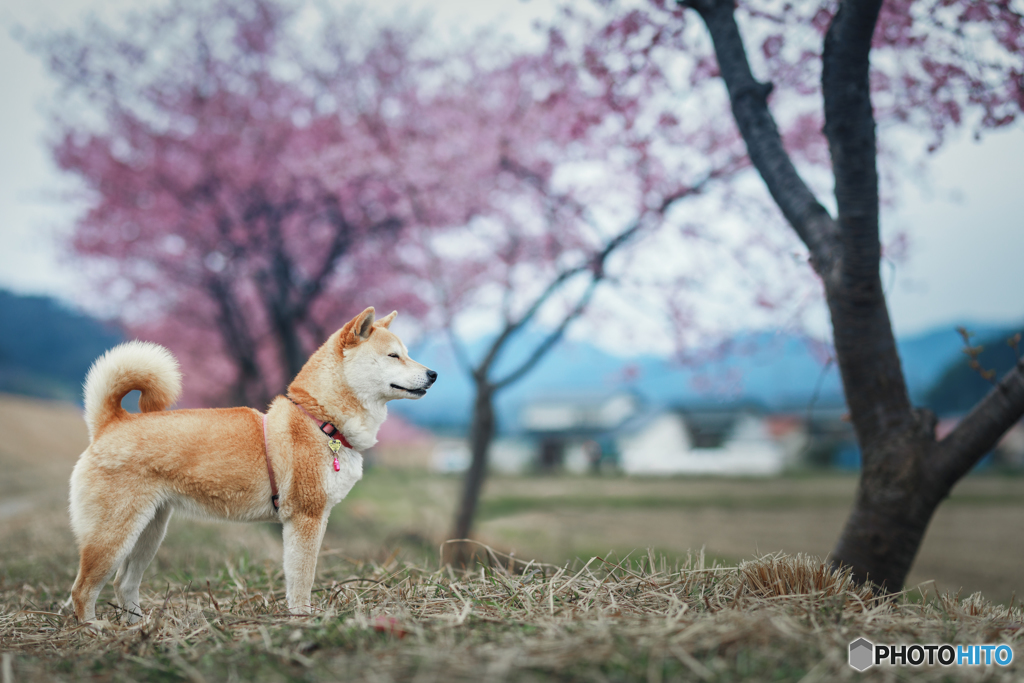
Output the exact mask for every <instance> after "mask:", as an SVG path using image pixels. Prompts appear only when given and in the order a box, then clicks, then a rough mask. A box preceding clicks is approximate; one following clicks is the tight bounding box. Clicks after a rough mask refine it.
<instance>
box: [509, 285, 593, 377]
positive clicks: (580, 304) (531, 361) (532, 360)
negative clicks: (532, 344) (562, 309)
mask: <svg viewBox="0 0 1024 683" xmlns="http://www.w3.org/2000/svg"><path fill="white" fill-rule="evenodd" d="M603 279H604V276H603V275H600V276H598V275H597V274H595V276H594V277H593V279H591V280H590V283H589V284H588V285H587V289H586V291H584V292H583V295H582V296H581V297H580V299H579V301H577V302H576V306H574V307H573V309H572V310H571V311H570V312H569V313H568V314H567V315H566V316H565V317H564V318H563V319H562V322H561V323H560V324H559V325H558V327H557V328H555V329H554V330H553V331H552V332H551V334H549V335H548V336H547V337H546V338H545V339H544V341H542V342H541V343H540V344H539V345H538V346H537V348H536V349H534V350H533V353H532V354H530V357H529V358H527V359H526V360H525V361H524V362H523V364H522V365H520V366H519V367H518V368H516V369H515V370H513V371H512V372H510V373H509V374H508V375H506V376H505V377H504V378H502V379H500V380H497V381H495V382H493V383H492V386H493V387H494V389H495V391H497V390H498V389H502V388H504V387H507V386H508V385H509V384H512V383H514V382H516V381H518V380H519V379H521V378H522V377H523V376H524V375H525V374H527V373H528V372H530V370H533V368H534V366H535V365H537V363H539V362H540V359H541V358H543V357H544V355H545V354H546V353H547V352H548V351H550V350H551V347H552V346H554V345H555V344H557V343H558V342H559V341H560V340H561V339H562V337H563V336H564V335H565V330H566V329H567V328H568V327H569V325H570V323H572V321H573V320H575V319H576V318H578V317H580V315H581V314H582V313H583V311H584V310H586V308H587V305H588V304H589V303H590V300H591V298H593V296H594V290H596V289H597V285H598V283H599V282H600V281H601V280H603Z"/></svg>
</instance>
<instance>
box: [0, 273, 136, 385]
mask: <svg viewBox="0 0 1024 683" xmlns="http://www.w3.org/2000/svg"><path fill="white" fill-rule="evenodd" d="M122 339H123V335H122V333H121V332H120V331H119V330H118V329H117V328H116V327H114V326H112V325H109V324H107V323H104V322H101V321H99V320H96V319H95V318H91V317H89V316H87V315H83V314H82V313H78V312H76V311H73V310H71V309H70V308H68V307H67V305H65V304H64V303H62V302H60V301H58V300H56V299H52V298H49V297H44V296H21V295H17V294H13V293H11V292H6V291H3V290H0V392H7V393H13V394H24V395H28V396H36V397H39V398H52V399H59V400H64V401H75V402H81V400H82V382H83V381H84V380H85V373H86V372H87V371H88V370H89V366H90V365H91V364H92V362H93V361H94V360H95V359H96V357H97V356H99V355H100V354H101V353H103V352H104V351H106V350H107V349H109V348H110V347H111V346H114V345H116V344H117V343H118V342H120V341H121V340H122Z"/></svg>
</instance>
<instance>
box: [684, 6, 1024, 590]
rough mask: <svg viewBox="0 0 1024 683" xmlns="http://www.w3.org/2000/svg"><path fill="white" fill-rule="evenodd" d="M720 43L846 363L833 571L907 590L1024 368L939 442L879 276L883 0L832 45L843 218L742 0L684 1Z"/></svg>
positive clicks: (741, 119) (743, 120) (1018, 394)
mask: <svg viewBox="0 0 1024 683" xmlns="http://www.w3.org/2000/svg"><path fill="white" fill-rule="evenodd" d="M683 4H686V5H688V6H690V7H692V8H693V9H695V10H696V11H697V12H698V13H699V14H700V16H701V18H702V19H703V20H704V23H705V25H706V26H707V28H708V32H709V33H710V34H711V38H712V41H713V43H714V46H715V53H716V56H717V57H718V63H719V68H720V71H721V74H722V79H723V80H724V81H725V84H726V87H727V89H728V91H729V99H730V102H731V105H732V111H733V116H734V117H735V119H736V123H737V126H738V127H739V129H740V133H741V134H742V136H743V139H744V142H745V143H746V145H747V150H748V152H749V154H750V158H751V161H752V162H753V164H754V166H755V167H756V168H757V170H758V172H759V173H760V174H761V177H762V178H763V179H764V181H765V184H766V185H767V186H768V190H769V192H770V193H771V195H772V198H773V199H774V200H775V202H776V203H777V204H778V206H779V208H780V209H781V210H782V213H783V215H784V216H785V217H786V219H787V220H788V221H789V223H790V224H791V225H792V226H793V228H794V230H795V231H796V232H797V234H798V235H799V236H800V238H801V239H802V240H803V242H804V243H805V244H806V245H807V247H808V249H809V250H810V253H811V265H812V267H813V268H814V269H815V271H816V272H817V273H818V274H819V275H820V276H821V278H822V282H823V284H824V287H825V296H826V300H827V302H828V307H829V311H830V313H831V317H832V330H833V338H834V340H835V350H836V359H837V361H838V365H839V369H840V373H841V375H842V378H843V389H844V392H845V394H846V401H847V405H848V406H849V409H850V418H851V420H852V422H853V426H854V429H855V431H856V434H857V440H858V442H859V444H860V447H861V453H862V460H863V468H862V471H861V477H860V483H859V486H858V490H857V497H856V500H855V502H854V506H853V510H852V511H851V513H850V517H849V519H848V521H847V523H846V527H845V528H844V530H843V533H842V535H841V537H840V538H839V541H838V543H837V545H836V548H835V550H834V551H833V553H832V561H833V563H835V564H837V565H846V566H849V567H851V568H852V569H853V572H854V576H855V577H857V578H858V579H859V580H861V581H865V580H870V581H872V582H874V583H877V584H879V585H881V586H883V587H884V588H886V589H888V590H899V589H900V587H902V585H903V582H904V580H905V579H906V576H907V573H908V572H909V570H910V567H911V565H912V564H913V561H914V557H915V555H916V554H917V550H918V548H919V547H920V545H921V542H922V540H923V539H924V534H925V532H926V530H927V528H928V523H929V521H930V520H931V517H932V515H933V513H934V512H935V509H936V507H937V506H938V505H939V503H940V502H941V501H942V500H943V499H944V498H945V497H946V496H947V495H949V492H950V490H951V489H952V487H953V485H954V484H955V483H956V482H957V480H959V479H960V477H962V476H963V475H964V474H966V473H967V472H968V471H969V470H970V468H971V467H972V466H973V465H974V464H975V463H977V461H978V460H980V459H981V458H982V457H984V455H985V453H987V452H988V450H989V449H991V448H992V446H994V445H995V443H996V441H997V440H998V438H999V437H1000V436H1001V435H1002V434H1003V433H1004V432H1005V431H1006V430H1007V429H1009V427H1010V426H1012V425H1013V423H1014V422H1016V421H1017V420H1019V419H1020V417H1021V415H1024V364H1022V363H1018V365H1017V367H1016V368H1015V369H1014V370H1011V371H1010V372H1009V373H1007V375H1006V377H1004V378H1003V380H1002V381H1001V382H1000V384H999V386H997V387H996V388H995V389H993V391H992V392H991V393H990V394H989V395H988V396H987V397H986V398H985V399H983V400H982V401H981V403H979V405H978V406H977V407H976V408H975V409H974V410H973V411H972V412H971V414H970V415H969V416H968V417H967V418H965V419H964V420H963V422H961V424H960V425H959V426H958V427H957V428H956V429H955V430H954V431H953V433H951V434H950V435H949V436H947V437H946V438H945V439H944V440H942V441H941V442H937V441H936V440H935V416H934V415H932V414H931V412H929V411H927V410H916V409H914V408H913V406H912V405H911V403H910V398H909V395H908V392H907V387H906V382H905V381H904V377H903V371H902V368H901V366H900V359H899V354H898V353H897V350H896V340H895V337H894V336H893V333H892V325H891V322H890V320H889V312H888V309H887V307H886V301H885V294H884V291H883V289H882V283H881V278H880V277H879V260H880V257H881V245H880V242H879V226H878V173H877V170H876V161H877V149H876V141H875V120H874V115H873V113H872V109H871V99H870V87H869V80H868V67H869V60H868V58H869V53H870V49H871V38H872V35H873V33H874V28H875V24H876V22H877V20H878V13H879V10H880V8H881V4H882V0H842V2H841V3H840V5H839V9H838V11H837V12H836V15H835V17H833V20H832V23H831V25H830V26H829V30H828V33H827V35H826V37H825V46H824V53H823V57H822V61H823V64H822V66H823V69H822V93H823V95H824V102H825V135H826V137H827V138H828V141H829V150H830V153H831V156H832V166H833V172H834V174H835V179H836V190H835V192H836V203H837V207H838V218H836V219H833V218H832V217H831V216H830V215H829V214H828V212H827V211H826V210H825V209H824V208H823V207H822V205H821V204H820V203H819V202H818V201H817V199H816V198H815V197H814V195H813V193H812V192H811V191H810V189H809V188H808V187H807V186H806V184H805V183H804V182H803V180H802V179H801V178H800V177H799V175H798V174H797V172H796V169H795V167H794V166H793V163H792V161H791V160H790V158H789V155H788V154H787V152H786V151H785V149H784V147H783V145H782V139H781V137H780V136H779V132H778V128H777V126H776V125H775V121H774V119H773V118H772V115H771V112H770V111H769V110H768V104H767V97H768V94H769V93H770V92H771V85H770V84H767V83H759V82H758V81H756V80H755V79H754V77H753V75H752V74H751V71H750V65H749V63H748V61H747V56H746V52H745V50H744V47H743V41H742V38H741V37H740V34H739V29H738V27H737V25H736V19H735V16H734V9H735V3H734V1H733V0H690V1H689V2H685V3H683Z"/></svg>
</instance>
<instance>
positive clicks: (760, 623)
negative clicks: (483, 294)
mask: <svg viewBox="0 0 1024 683" xmlns="http://www.w3.org/2000/svg"><path fill="white" fill-rule="evenodd" d="M85 442H86V435H85V427H84V424H83V423H82V422H81V418H80V417H79V415H78V411H77V410H75V409H74V408H71V407H67V406H59V405H53V404H46V403H41V402H33V401H28V400H24V399H20V398H12V397H2V396H0V472H2V476H0V652H2V653H4V654H3V657H2V660H0V679H2V680H0V683H12V682H13V681H35V680H81V679H86V678H88V679H90V680H99V681H106V680H111V681H114V680H167V681H176V680H192V681H200V680H206V681H219V680H239V681H241V680H260V681H278V680H281V681H283V680H296V681H321V680H323V681H327V680H366V681H390V680H416V681H447V680H467V681H469V680H509V681H513V680H514V681H531V680H537V681H547V680H559V681H577V680H579V681H584V680H586V681H589V680H594V681H601V680H609V681H619V680H622V681H625V680H645V681H661V680H714V681H731V680H743V681H754V680H806V681H812V680H834V679H836V678H841V679H850V678H861V677H863V676H864V675H862V674H857V673H856V672H855V671H853V670H852V669H850V668H849V667H848V666H847V665H846V646H847V644H848V643H849V642H850V641H851V640H853V639H855V638H857V637H860V636H864V637H867V638H869V639H871V640H874V641H875V642H922V643H929V642H951V643H981V642H1007V643H1010V644H1011V645H1013V647H1014V648H1015V651H1016V654H1017V657H1019V658H1024V651H1022V650H1021V647H1020V646H1021V641H1022V640H1024V628H1022V621H1024V615H1022V611H1021V608H1020V603H1019V602H1018V601H1016V599H1015V598H1014V597H1013V593H1014V591H1018V592H1022V591H1020V589H1021V587H1022V586H1024V581H1022V578H1024V576H1022V575H1024V570H1022V567H1024V543H1021V542H1020V538H1021V534H1020V528H1021V521H1022V519H1024V480H1022V479H1007V478H985V477H974V478H970V479H968V480H967V481H965V482H963V483H962V484H961V485H960V486H959V487H958V488H957V490H956V492H955V493H954V495H953V497H952V498H951V499H950V500H949V501H947V502H946V503H945V504H944V505H943V507H942V509H941V510H940V512H939V515H938V516H937V517H936V519H935V521H934V522H933V524H932V528H931V529H930V531H929V534H928V537H927V539H926V542H925V546H924V548H923V549H922V551H921V554H920V555H919V559H918V562H917V564H916V566H915V570H914V572H913V574H912V576H911V584H912V585H917V584H918V583H920V582H926V583H923V584H922V586H921V589H919V590H912V591H909V592H908V593H907V594H906V595H903V596H899V597H897V598H895V599H892V600H886V601H879V600H877V599H874V598H873V597H872V596H870V595H869V594H865V593H864V592H863V591H858V590H855V589H853V588H852V587H851V586H849V585H847V584H846V583H844V580H843V577H841V576H840V577H836V576H829V575H828V574H827V573H824V572H822V571H821V564H820V562H816V561H813V560H810V559H807V558H806V557H800V558H796V557H794V556H795V555H796V554H797V553H806V554H809V555H816V556H819V557H820V556H824V555H825V554H826V553H827V552H828V550H829V549H830V547H831V546H832V544H833V543H834V541H835V538H836V536H837V534H838V532H839V529H840V527H841V525H842V523H843V521H844V520H845V515H846V512H847V510H848V508H849V504H850V500H851V496H852V493H853V488H854V485H855V480H854V479H852V478H849V477H829V476H805V477H787V478H782V479H774V480H766V481H760V480H758V481H732V480H709V479H701V480H685V479H662V480H642V479H626V478H620V477H609V478H574V477H552V478H543V479H538V478H495V479H492V480H491V481H490V482H489V483H488V486H487V489H486V491H485V495H484V498H483V501H482V503H481V510H480V518H479V519H480V524H479V537H480V539H481V540H482V541H485V542H486V543H487V544H489V545H490V546H493V547H494V548H496V549H498V551H505V552H509V553H512V554H514V556H515V558H516V559H515V560H509V559H508V558H507V557H505V556H499V555H494V556H492V559H494V558H496V559H497V561H496V562H491V564H492V566H491V567H489V568H486V569H484V568H481V567H477V568H475V569H474V570H472V571H469V572H466V573H459V572H454V571H451V570H448V569H439V567H438V564H437V559H436V558H437V556H438V545H439V543H440V541H441V540H442V539H443V534H444V531H445V530H446V528H447V525H448V523H449V522H450V517H451V513H452V509H453V506H454V503H455V500H456V497H457V494H458V485H459V481H458V479H456V478H451V477H443V476H438V475H430V474H425V473H413V472H394V471H392V472H388V471H383V470H369V471H368V472H367V474H366V477H365V478H364V481H363V482H361V483H360V484H359V485H357V486H356V488H355V489H354V491H353V493H352V495H351V496H350V497H349V499H347V500H346V501H344V502H343V503H342V504H341V505H339V506H338V507H337V508H336V509H335V513H334V516H333V518H332V520H331V524H330V527H329V530H328V535H327V537H326V539H325V542H324V550H323V551H322V553H321V560H320V563H319V567H318V581H317V586H318V587H319V588H318V590H319V592H318V593H317V594H316V595H317V600H318V604H319V607H320V612H319V613H318V614H316V615H315V616H314V617H311V618H295V617H290V616H287V615H285V614H283V608H282V600H283V577H282V575H281V570H280V553H281V542H280V530H279V528H278V527H276V526H274V525H237V524H213V523H200V522H193V521H189V520H182V519H176V520H174V521H172V523H171V528H170V531H169V533H168V537H167V540H166V541H165V543H164V545H163V547H162V548H161V550H160V552H159V553H158V555H157V558H156V560H155V561H154V563H153V566H152V567H151V569H150V570H149V571H148V572H147V574H146V577H145V579H144V581H143V608H144V610H146V611H147V616H146V618H145V619H144V621H143V622H142V625H141V626H140V627H133V628H127V627H124V626H121V625H120V624H118V623H117V616H118V615H117V610H116V609H115V608H113V607H112V606H106V605H105V604H104V603H106V602H107V601H110V600H112V591H111V590H110V589H109V588H108V589H107V590H106V591H105V592H104V593H103V595H102V596H101V599H100V603H101V609H100V610H99V613H100V618H101V619H104V620H106V621H107V622H109V624H108V625H107V627H106V628H105V630H103V631H101V632H99V633H97V632H93V631H89V630H85V629H82V628H80V627H78V626H77V625H76V624H75V623H74V619H73V618H70V617H68V616H67V615H66V614H65V613H62V611H61V610H60V603H61V602H62V601H63V600H64V598H65V597H66V596H67V592H68V588H69V587H70V584H71V582H72V580H73V578H74V571H75V563H76V551H75V548H74V544H73V539H72V538H71V535H70V531H69V530H68V525H67V513H66V510H65V506H66V486H67V480H68V476H69V474H70V470H71V467H72V466H73V464H74V460H75V458H76V457H77V454H78V453H79V452H80V451H81V450H82V448H83V447H84V445H85ZM701 548H703V549H704V551H703V553H702V552H701ZM780 552H781V553H786V554H788V555H777V554H776V553H780ZM595 556H597V557H598V558H599V559H591V558H593V557H595ZM623 558H626V559H623ZM530 561H533V562H532V564H529V566H527V563H529V562H530ZM588 562H589V564H588ZM509 568H511V569H512V571H511V572H510V571H508V569H509ZM946 590H951V591H952V595H947V596H945V597H943V596H942V592H943V591H946ZM958 591H959V594H960V597H959V598H957V597H956V596H955V594H956V593H957V592H958ZM975 591H981V594H980V595H972V594H973V593H975ZM922 593H923V594H922ZM1022 661H1024V660H1022ZM1022 672H1024V666H1021V663H1020V661H1015V662H1014V664H1013V666H1012V667H1010V669H998V670H997V669H995V668H994V667H989V668H988V669H987V670H986V669H984V668H976V669H963V670H957V671H954V670H952V669H943V668H941V667H934V668H928V667H924V668H922V669H874V670H872V671H870V672H869V673H868V675H867V677H868V678H870V679H873V680H874V679H878V680H900V679H905V678H907V677H908V676H911V677H915V678H924V679H933V680H947V679H950V678H951V677H952V678H956V679H957V680H960V679H967V680H982V679H985V680H1003V679H1005V680H1020V677H1021V675H1022Z"/></svg>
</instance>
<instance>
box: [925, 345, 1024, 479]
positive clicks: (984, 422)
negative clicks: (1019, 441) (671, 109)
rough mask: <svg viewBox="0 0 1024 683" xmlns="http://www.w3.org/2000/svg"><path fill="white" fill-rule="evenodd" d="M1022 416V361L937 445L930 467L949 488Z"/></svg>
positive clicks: (1023, 362)
mask: <svg viewBox="0 0 1024 683" xmlns="http://www.w3.org/2000/svg"><path fill="white" fill-rule="evenodd" d="M1022 416H1024V359H1022V360H1019V361H1017V365H1015V366H1014V367H1013V369H1011V370H1010V371H1009V372H1007V373H1006V374H1005V375H1004V376H1003V378H1002V379H1001V380H999V383H998V384H997V385H996V386H995V387H993V388H992V391H990V392H988V394H987V395H986V396H985V398H983V399H981V401H979V402H978V404H977V405H976V406H974V408H973V409H972V410H971V412H970V413H968V414H967V417H965V418H964V419H963V420H961V421H960V424H958V425H957V426H956V428H954V429H953V431H952V432H950V433H949V434H947V435H946V438H944V439H943V440H942V441H940V442H939V444H938V449H937V452H936V455H935V459H934V461H933V467H934V468H935V471H936V472H938V474H939V476H940V477H942V479H943V480H944V481H945V482H946V484H947V486H948V487H949V488H952V486H953V484H955V483H956V482H957V480H959V479H960V477H962V476H964V475H965V474H967V473H968V472H969V471H970V469H971V468H972V467H974V465H975V464H977V462H978V461H979V460H981V459H982V458H983V457H985V454H986V453H988V452H989V451H991V450H992V449H993V448H994V447H995V445H996V444H997V443H999V439H1000V438H1001V437H1002V436H1003V434H1005V433H1006V432H1007V430H1009V429H1010V427H1012V426H1013V424H1014V423H1015V422H1017V420H1019V419H1020V418H1021V417H1022Z"/></svg>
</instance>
